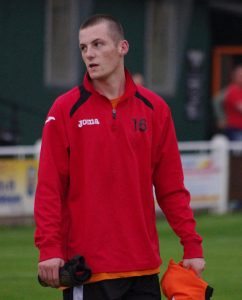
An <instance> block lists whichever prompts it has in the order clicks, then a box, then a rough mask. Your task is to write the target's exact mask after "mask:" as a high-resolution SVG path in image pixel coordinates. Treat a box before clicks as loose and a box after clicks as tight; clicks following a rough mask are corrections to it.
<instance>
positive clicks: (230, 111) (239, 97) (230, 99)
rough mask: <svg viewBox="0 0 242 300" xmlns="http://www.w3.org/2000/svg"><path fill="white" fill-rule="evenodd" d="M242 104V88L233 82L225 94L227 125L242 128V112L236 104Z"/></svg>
mask: <svg viewBox="0 0 242 300" xmlns="http://www.w3.org/2000/svg"><path fill="white" fill-rule="evenodd" d="M238 104H240V105H242V88H241V87H239V86H238V85H236V84H231V85H230V86H229V87H228V89H227V93H226V96H225V102H224V109H225V114H226V118H227V126H228V127H230V128H237V129H242V112H241V111H239V109H238V108H236V106H237V105H238Z"/></svg>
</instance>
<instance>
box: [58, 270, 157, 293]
mask: <svg viewBox="0 0 242 300" xmlns="http://www.w3.org/2000/svg"><path fill="white" fill-rule="evenodd" d="M159 273H160V267H158V268H155V269H149V270H143V271H134V272H123V273H99V274H93V275H92V277H91V278H90V279H89V280H88V281H87V282H86V283H91V282H97V281H102V280H108V279H118V278H128V277H137V276H145V275H154V274H159ZM58 289H59V290H61V291H63V290H65V289H67V287H59V288H58Z"/></svg>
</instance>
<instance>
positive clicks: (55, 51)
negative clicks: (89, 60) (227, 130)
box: [0, 0, 242, 144]
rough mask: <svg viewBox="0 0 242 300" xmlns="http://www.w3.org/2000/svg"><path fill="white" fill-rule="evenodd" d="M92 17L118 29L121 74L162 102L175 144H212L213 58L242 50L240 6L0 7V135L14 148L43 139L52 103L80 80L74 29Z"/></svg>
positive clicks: (197, 0)
mask: <svg viewBox="0 0 242 300" xmlns="http://www.w3.org/2000/svg"><path fill="white" fill-rule="evenodd" d="M93 13H110V14H113V15H114V16H116V17H117V18H119V19H120V21H121V22H122V23H123V24H124V27H125V32H126V37H127V39H128V40H129V42H130V46H131V47H130V52H129V54H128V56H127V58H126V63H127V67H128V68H129V69H130V71H131V72H132V73H136V72H138V73H141V74H143V76H144V78H145V83H146V86H147V87H148V88H151V89H153V90H154V91H156V92H157V93H159V94H160V95H161V96H163V97H164V98H165V100H166V101H167V103H168V104H169V106H170V107H171V110H172V113H173V116H174V120H175V124H176V129H177V136H178V139H179V140H180V141H182V140H186V141H189V140H207V139H210V137H211V136H212V134H213V133H214V127H213V124H214V120H213V116H212V103H211V101H212V100H211V99H212V94H213V85H212V83H213V81H214V78H215V79H216V78H217V77H218V74H217V73H216V72H217V69H216V68H217V65H216V64H214V63H213V52H214V49H216V48H217V47H218V46H219V47H221V46H232V47H235V46H236V47H238V46H240V45H241V44H242V42H241V36H242V18H241V17H242V3H241V0H229V1H227V0H132V1H130V0H119V1H111V0H102V1H98V0H45V1H43V0H35V1H31V0H24V1H18V0H3V1H1V2H0V38H1V47H0V65H1V69H0V132H9V131H10V132H14V134H15V135H16V136H15V138H16V140H15V141H14V142H15V143H20V144H33V143H34V142H35V141H36V140H37V139H38V138H39V137H40V136H41V130H42V126H43V122H44V119H45V115H46V113H47V111H48V109H49V107H50V105H51V103H52V102H53V101H54V99H55V98H56V97H57V96H58V95H59V94H61V93H62V92H64V91H66V90H68V89H69V88H71V87H72V86H74V85H78V84H79V82H80V79H81V77H82V75H83V72H84V67H83V64H82V63H81V59H80V53H79V49H78V28H79V25H80V24H81V23H82V21H83V20H84V19H85V18H86V17H87V16H88V15H90V14H93ZM238 59H240V58H239V57H238V58H237V60H238ZM220 71H221V70H220ZM222 71H223V70H222ZM222 71H221V72H222ZM219 76H220V75H219ZM13 108H17V111H16V109H13ZM13 114H14V115H13ZM13 120H14V122H15V123H14V124H13ZM1 139H3V138H2V137H1V136H0V144H1V142H2V144H3V143H4V141H3V140H2V141H1ZM5 142H6V141H5ZM12 143H13V141H12ZM5 144H6V143H5Z"/></svg>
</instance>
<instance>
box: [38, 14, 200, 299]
mask: <svg viewBox="0 0 242 300" xmlns="http://www.w3.org/2000/svg"><path fill="white" fill-rule="evenodd" d="M79 43H80V49H81V55H82V58H83V61H84V63H85V65H86V68H87V74H86V75H85V78H84V81H83V85H82V86H81V87H75V88H74V89H72V90H70V91H69V92H67V93H66V94H64V95H62V96H60V97H59V98H58V99H57V100H56V101H55V103H54V105H53V106H52V108H51V109H50V112H49V114H48V117H47V120H46V122H45V127H44V132H43V140H42V149H41V155H40V165H39V180H38V186H37V191H36V202H35V218H36V224H37V229H36V235H35V242H36V245H37V247H38V248H39V250H40V262H39V265H38V271H39V276H40V277H41V279H42V280H43V281H45V282H46V283H47V284H48V285H50V286H52V287H58V286H59V278H58V269H59V267H60V266H62V265H63V264H64V261H65V260H67V259H70V258H71V257H73V256H74V255H76V254H80V255H83V256H84V257H85V259H86V262H87V264H88V265H89V267H90V268H91V269H92V272H93V275H92V278H91V279H90V281H89V282H88V283H86V284H84V286H81V287H75V288H74V289H71V290H67V291H65V292H64V299H74V300H76V299H84V300H89V299H90V300H93V299H100V300H102V299H105V300H111V299H116V300H118V299H119V300H121V299H126V300H131V299H139V300H143V299H144V300H148V299H161V295H160V287H159V281H158V276H157V274H158V273H159V267H160V264H161V259H160V255H159V241H158V235H157V232H156V227H155V221H156V220H155V208H154V199H153V189H152V185H154V186H155V191H156V197H157V200H158V203H159V205H160V207H161V208H162V210H163V212H164V214H165V215H166V217H167V219H168V221H169V222H170V224H171V226H172V228H173V229H174V230H175V232H176V233H177V235H178V236H179V237H180V239H181V243H182V244H183V246H184V259H183V265H184V266H185V267H186V268H190V267H191V268H193V269H194V270H195V271H196V273H197V274H198V275H200V274H201V272H202V270H203V268H204V259H203V258H202V247H201V242H202V239H201V237H200V236H199V235H198V234H197V233H196V232H195V221H194V218H193V214H192V211H191V209H190V207H189V193H188V192H187V190H186V189H185V188H184V185H183V174H182V167H181V162H180V157H179V151H178V147H177V141H176V137H175V131H174V127H173V122H172V118H171V114H170V111H169V109H168V106H167V105H166V104H165V102H164V101H163V100H162V99H161V98H160V97H159V96H158V95H156V94H154V93H153V92H151V91H149V90H148V89H145V88H144V87H142V86H136V85H135V84H134V82H133V80H132V77H131V75H130V74H129V73H128V71H127V70H126V69H125V68H124V57H125V55H126V54H127V53H128V50H129V44H128V42H127V41H126V40H125V39H124V34H123V29H122V26H121V25H120V23H119V22H117V21H116V20H115V19H114V18H113V17H111V16H107V15H95V16H92V17H90V18H89V19H88V20H87V21H86V22H84V24H83V25H82V26H81V28H80V32H79Z"/></svg>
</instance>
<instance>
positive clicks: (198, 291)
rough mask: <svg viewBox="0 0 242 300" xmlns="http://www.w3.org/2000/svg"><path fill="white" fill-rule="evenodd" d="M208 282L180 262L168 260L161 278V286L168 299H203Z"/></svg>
mask: <svg viewBox="0 0 242 300" xmlns="http://www.w3.org/2000/svg"><path fill="white" fill-rule="evenodd" d="M207 287H208V284H207V283H206V282H205V281H204V280H203V279H201V278H199V277H198V276H197V275H196V274H195V272H194V271H193V270H191V269H185V268H184V267H183V266H182V263H180V264H176V263H175V262H174V261H173V260H170V262H169V266H168V268H167V270H166V272H165V274H164V275H163V277H162V279H161V288H162V291H163V293H164V295H165V296H166V297H167V299H168V300H205V295H206V289H207Z"/></svg>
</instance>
